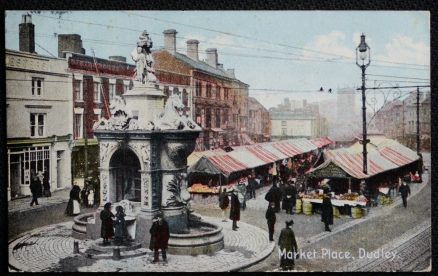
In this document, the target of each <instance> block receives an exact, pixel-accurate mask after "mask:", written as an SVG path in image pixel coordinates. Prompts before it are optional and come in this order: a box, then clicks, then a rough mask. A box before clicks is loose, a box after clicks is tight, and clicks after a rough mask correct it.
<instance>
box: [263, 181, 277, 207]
mask: <svg viewBox="0 0 438 276" xmlns="http://www.w3.org/2000/svg"><path fill="white" fill-rule="evenodd" d="M265 200H267V201H268V202H274V203H275V212H277V213H278V212H280V201H281V191H280V189H279V188H278V187H277V184H276V182H274V183H273V184H272V187H271V188H270V189H269V191H268V192H267V193H266V195H265Z"/></svg>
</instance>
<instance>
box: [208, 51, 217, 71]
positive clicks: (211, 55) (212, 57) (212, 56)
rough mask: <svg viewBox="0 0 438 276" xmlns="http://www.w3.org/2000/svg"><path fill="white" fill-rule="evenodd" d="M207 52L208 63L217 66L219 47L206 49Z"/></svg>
mask: <svg viewBox="0 0 438 276" xmlns="http://www.w3.org/2000/svg"><path fill="white" fill-rule="evenodd" d="M206 53H207V64H208V65H210V66H211V67H214V68H217V49H216V48H208V49H207V50H206Z"/></svg>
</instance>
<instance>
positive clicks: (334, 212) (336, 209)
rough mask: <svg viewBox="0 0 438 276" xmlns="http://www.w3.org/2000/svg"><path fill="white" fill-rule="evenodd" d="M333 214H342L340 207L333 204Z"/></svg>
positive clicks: (338, 215)
mask: <svg viewBox="0 0 438 276" xmlns="http://www.w3.org/2000/svg"><path fill="white" fill-rule="evenodd" d="M333 216H334V217H337V218H339V217H340V216H341V213H340V212H339V208H338V207H336V206H333Z"/></svg>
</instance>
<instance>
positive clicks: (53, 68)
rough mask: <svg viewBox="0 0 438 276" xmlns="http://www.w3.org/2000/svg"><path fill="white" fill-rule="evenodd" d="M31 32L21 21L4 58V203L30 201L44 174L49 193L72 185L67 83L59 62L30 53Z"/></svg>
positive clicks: (69, 82) (29, 25) (68, 78)
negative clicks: (36, 179) (15, 45)
mask: <svg viewBox="0 0 438 276" xmlns="http://www.w3.org/2000/svg"><path fill="white" fill-rule="evenodd" d="M34 29H35V28H34V25H33V24H32V22H31V17H30V15H23V21H22V23H21V24H20V51H14V50H6V52H5V58H6V60H5V65H6V115H7V152H8V156H7V158H8V189H7V190H8V200H9V199H14V198H19V197H22V196H27V195H30V194H31V192H30V187H29V185H30V180H31V175H32V173H34V172H35V173H37V172H39V171H41V172H43V171H44V169H47V171H48V172H49V184H50V189H51V191H54V190H57V189H62V188H65V187H69V186H70V185H71V167H70V166H71V162H70V160H71V146H72V136H71V126H72V124H73V116H72V113H70V112H66V110H72V108H73V106H72V101H71V97H70V95H71V92H72V77H71V75H70V74H69V73H68V72H67V63H66V61H65V60H64V59H60V58H53V57H46V56H43V55H39V54H37V53H35V50H34V49H35V41H34ZM60 114H63V116H60Z"/></svg>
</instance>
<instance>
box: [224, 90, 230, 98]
mask: <svg viewBox="0 0 438 276" xmlns="http://www.w3.org/2000/svg"><path fill="white" fill-rule="evenodd" d="M229 90H230V89H229V88H224V99H225V100H228V91H229Z"/></svg>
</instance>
